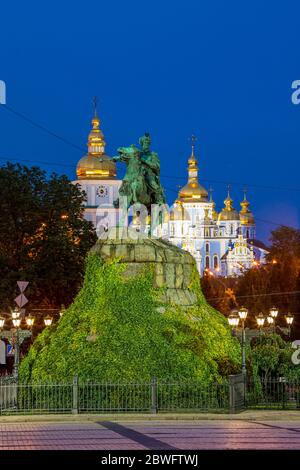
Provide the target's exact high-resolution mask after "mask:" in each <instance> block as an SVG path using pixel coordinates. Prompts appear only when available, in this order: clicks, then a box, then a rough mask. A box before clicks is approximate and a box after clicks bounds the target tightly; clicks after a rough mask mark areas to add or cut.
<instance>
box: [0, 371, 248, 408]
mask: <svg viewBox="0 0 300 470" xmlns="http://www.w3.org/2000/svg"><path fill="white" fill-rule="evenodd" d="M241 384H242V386H241ZM243 384H244V379H243V376H242V375H239V376H230V377H229V379H228V380H224V381H223V382H221V383H211V384H207V385H203V384H199V383H193V382H186V381H185V382H162V381H158V380H156V379H152V380H151V381H150V382H146V383H121V382H120V383H109V382H106V383H98V382H96V383H95V382H81V381H80V380H78V377H74V378H73V382H72V383H59V384H58V383H43V384H37V383H34V384H33V383H32V384H22V383H19V384H17V383H16V382H15V381H14V380H13V379H8V378H6V379H3V380H2V381H1V380H0V413H1V414H2V415H3V414H40V413H74V414H76V413H122V412H123V413H154V414H155V413H158V412H184V411H186V412H189V411H190V412H229V411H231V412H235V411H238V410H239V409H240V408H241V407H243V405H244V392H243V390H244V389H243Z"/></svg>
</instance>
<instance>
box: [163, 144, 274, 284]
mask: <svg viewBox="0 0 300 470" xmlns="http://www.w3.org/2000/svg"><path fill="white" fill-rule="evenodd" d="M224 204H225V207H224V208H223V209H222V210H221V212H220V213H219V214H218V213H217V212H216V210H215V207H216V205H215V203H214V201H213V200H212V196H211V195H210V198H209V197H208V192H207V191H206V189H205V188H204V187H203V186H201V185H200V184H199V179H198V162H197V159H196V157H195V152H194V142H193V145H192V153H191V156H190V158H189V160H188V182H187V184H186V185H185V186H184V187H183V188H181V190H180V191H179V194H178V198H177V200H176V201H175V203H174V205H173V208H172V210H171V211H170V213H169V216H167V217H166V218H165V219H164V222H163V223H162V224H161V226H160V227H159V229H158V230H157V235H158V236H160V237H162V238H165V239H168V240H169V241H170V242H171V243H173V244H174V245H177V246H179V247H181V248H183V249H185V250H187V251H189V252H190V253H191V254H192V255H193V256H194V258H195V260H196V264H197V268H198V270H199V272H200V274H203V273H204V271H205V270H206V271H207V272H210V273H213V274H216V275H221V276H238V275H240V274H241V273H242V272H243V271H245V270H247V269H249V268H251V267H252V266H253V263H257V262H264V257H265V254H266V250H265V249H264V248H262V247H258V246H257V242H256V241H255V220H254V216H253V213H252V212H251V211H250V209H249V202H248V201H247V199H246V194H245V195H244V199H243V201H242V202H241V210H240V212H237V211H236V210H235V209H234V207H233V200H232V199H231V197H230V193H229V190H228V194H227V197H226V199H225V201H224ZM261 245H262V244H261Z"/></svg>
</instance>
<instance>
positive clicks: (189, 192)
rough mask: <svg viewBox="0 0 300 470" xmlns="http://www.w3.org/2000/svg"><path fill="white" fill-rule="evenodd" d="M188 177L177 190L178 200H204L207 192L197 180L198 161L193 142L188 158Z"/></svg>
mask: <svg viewBox="0 0 300 470" xmlns="http://www.w3.org/2000/svg"><path fill="white" fill-rule="evenodd" d="M188 178H189V179H188V183H187V184H186V185H185V186H183V188H181V189H180V191H179V194H178V197H179V200H180V201H181V202H206V201H207V196H208V193H207V191H206V189H205V188H204V187H203V186H201V184H199V181H198V162H197V160H196V157H195V155H194V144H193V145H192V154H191V156H190V158H189V160H188Z"/></svg>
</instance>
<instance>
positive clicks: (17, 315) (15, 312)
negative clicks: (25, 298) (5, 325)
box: [11, 308, 21, 320]
mask: <svg viewBox="0 0 300 470" xmlns="http://www.w3.org/2000/svg"><path fill="white" fill-rule="evenodd" d="M20 316H21V310H20V309H19V308H14V309H13V310H12V311H11V318H12V320H17V319H18V318H20Z"/></svg>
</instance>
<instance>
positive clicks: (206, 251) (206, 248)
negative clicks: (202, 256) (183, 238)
mask: <svg viewBox="0 0 300 470" xmlns="http://www.w3.org/2000/svg"><path fill="white" fill-rule="evenodd" d="M205 253H209V243H208V242H207V243H205Z"/></svg>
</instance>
